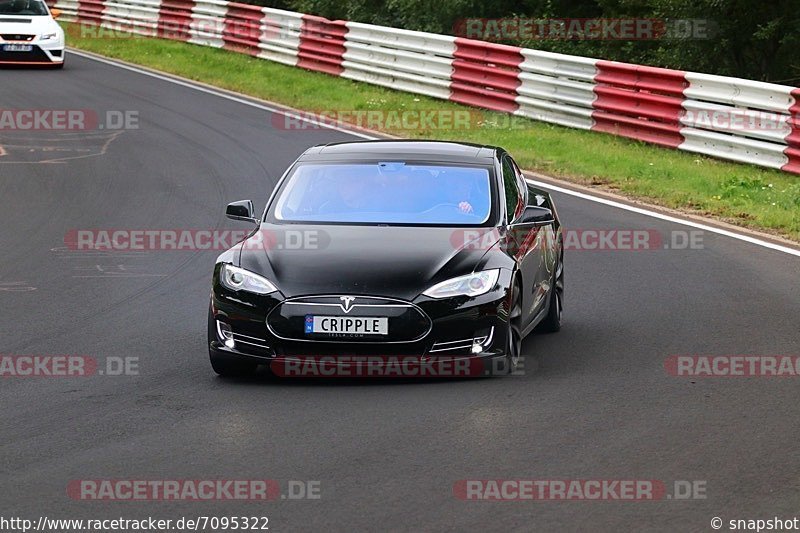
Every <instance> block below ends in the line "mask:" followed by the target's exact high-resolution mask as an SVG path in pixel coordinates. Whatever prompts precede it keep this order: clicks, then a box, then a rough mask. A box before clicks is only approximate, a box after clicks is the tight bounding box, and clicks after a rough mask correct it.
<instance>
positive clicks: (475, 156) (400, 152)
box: [300, 140, 500, 165]
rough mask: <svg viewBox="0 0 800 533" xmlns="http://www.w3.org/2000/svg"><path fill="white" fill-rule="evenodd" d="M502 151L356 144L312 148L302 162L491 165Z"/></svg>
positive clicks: (448, 145)
mask: <svg viewBox="0 0 800 533" xmlns="http://www.w3.org/2000/svg"><path fill="white" fill-rule="evenodd" d="M498 150H500V149H499V148H497V147H495V146H483V145H480V144H471V143H457V142H446V141H405V140H397V141H394V140H380V141H355V142H340V143H331V144H325V145H319V146H314V147H313V148H309V149H308V150H307V151H306V152H305V153H304V154H303V155H302V156H300V160H301V161H362V160H363V161H375V160H388V161H391V160H393V159H403V160H415V159H416V160H420V161H438V162H460V163H480V164H484V165H485V164H490V163H491V162H492V160H494V158H495V157H496V155H497V152H498Z"/></svg>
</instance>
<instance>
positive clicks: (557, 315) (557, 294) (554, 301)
mask: <svg viewBox="0 0 800 533" xmlns="http://www.w3.org/2000/svg"><path fill="white" fill-rule="evenodd" d="M563 312H564V252H561V257H559V259H558V264H557V265H556V271H555V272H554V273H553V288H552V293H551V294H550V306H549V308H548V311H547V317H546V318H545V319H544V320H542V323H541V328H540V329H541V331H544V332H546V333H556V332H557V331H559V330H560V329H561V316H562V314H563Z"/></svg>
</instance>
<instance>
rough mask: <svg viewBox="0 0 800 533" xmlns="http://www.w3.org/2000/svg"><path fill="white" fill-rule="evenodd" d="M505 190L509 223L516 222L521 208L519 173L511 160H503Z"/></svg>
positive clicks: (507, 158)
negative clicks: (518, 184) (518, 183)
mask: <svg viewBox="0 0 800 533" xmlns="http://www.w3.org/2000/svg"><path fill="white" fill-rule="evenodd" d="M503 188H504V189H505V193H506V212H507V213H508V221H509V222H511V221H512V220H514V219H515V218H517V217H516V215H517V212H518V210H519V206H520V197H519V188H518V186H517V172H516V170H515V169H514V163H512V161H511V158H510V157H508V156H506V157H504V158H503Z"/></svg>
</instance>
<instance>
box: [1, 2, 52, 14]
mask: <svg viewBox="0 0 800 533" xmlns="http://www.w3.org/2000/svg"><path fill="white" fill-rule="evenodd" d="M0 15H28V16H41V15H47V7H45V5H44V2H42V1H41V0H0Z"/></svg>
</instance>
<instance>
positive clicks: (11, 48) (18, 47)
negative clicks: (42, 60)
mask: <svg viewBox="0 0 800 533" xmlns="http://www.w3.org/2000/svg"><path fill="white" fill-rule="evenodd" d="M32 50H33V46H31V45H30V44H4V45H3V51H4V52H30V51H32Z"/></svg>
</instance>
